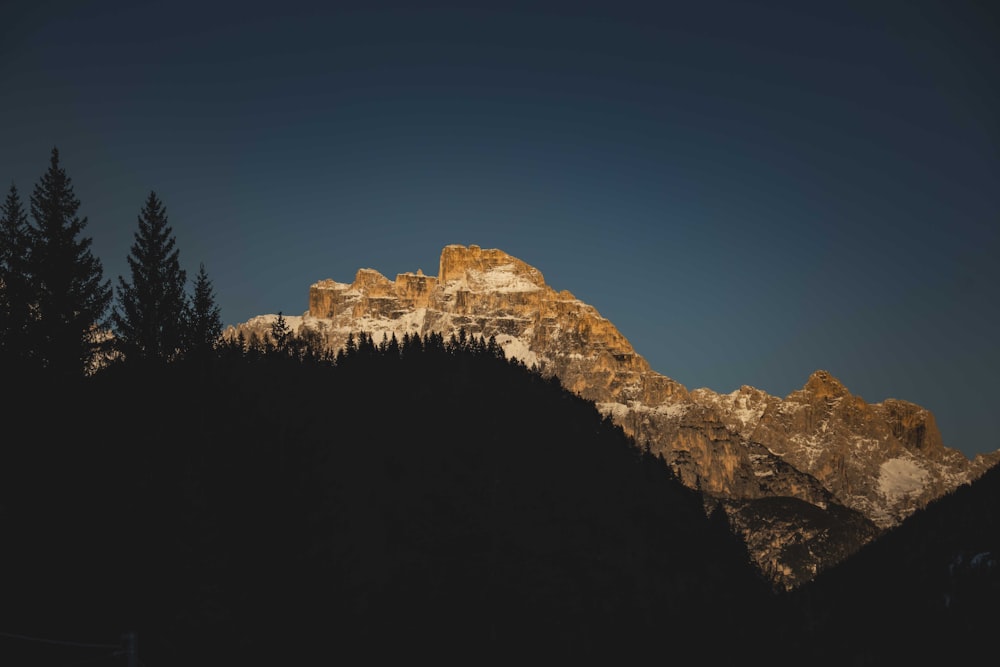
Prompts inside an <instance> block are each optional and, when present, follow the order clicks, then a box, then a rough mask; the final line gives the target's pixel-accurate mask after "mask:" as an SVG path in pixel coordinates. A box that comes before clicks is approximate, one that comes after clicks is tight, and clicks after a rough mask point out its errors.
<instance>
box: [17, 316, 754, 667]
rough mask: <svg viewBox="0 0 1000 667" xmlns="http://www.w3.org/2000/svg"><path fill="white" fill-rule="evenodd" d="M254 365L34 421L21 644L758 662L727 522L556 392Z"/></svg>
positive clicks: (242, 656) (22, 520)
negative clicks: (689, 655) (706, 648)
mask: <svg viewBox="0 0 1000 667" xmlns="http://www.w3.org/2000/svg"><path fill="white" fill-rule="evenodd" d="M258 352H259V353H258ZM258 352H250V351H249V348H247V349H243V350H236V349H229V350H227V351H223V354H222V355H221V356H220V357H219V358H217V359H215V360H214V361H212V362H211V363H199V364H197V365H196V364H193V363H187V362H180V363H176V364H173V365H168V366H164V367H161V368H156V369H146V370H144V371H143V372H141V373H140V372H138V371H137V370H135V369H133V368H130V367H128V366H117V367H114V368H111V369H108V370H107V371H106V372H102V373H100V374H98V375H97V376H95V377H94V378H91V379H90V380H89V381H88V382H87V384H86V387H85V390H84V391H83V392H82V393H80V394H79V395H72V396H62V397H59V398H60V400H65V402H66V403H65V404H66V405H67V407H68V409H67V414H66V417H67V419H65V420H52V419H44V418H43V415H42V414H35V413H33V412H32V411H31V410H30V405H29V404H28V402H26V401H25V402H23V403H22V404H21V405H18V406H16V410H17V411H16V412H15V413H14V414H19V415H23V417H24V418H25V419H30V420H31V423H34V424H36V431H35V440H36V441H37V442H39V443H44V446H40V447H37V448H28V447H25V448H24V449H22V450H19V451H18V453H17V455H18V459H19V460H18V461H17V464H18V465H16V466H14V467H13V468H7V469H5V472H4V475H5V479H4V480H3V481H4V494H5V502H4V507H5V508H8V509H6V511H5V516H6V517H7V519H8V520H7V528H8V531H9V532H8V534H9V540H10V542H9V543H10V544H16V545H19V548H18V549H16V550H8V551H6V552H5V553H4V554H3V556H2V562H3V566H4V567H6V568H7V571H17V572H21V573H24V576H23V577H22V578H20V579H19V580H18V582H17V583H16V584H14V585H12V586H11V587H10V588H11V590H10V591H9V592H8V595H7V596H6V600H7V602H8V604H7V605H6V606H5V613H4V615H3V617H2V621H3V627H8V628H11V627H15V628H18V629H20V630H23V631H31V632H36V633H39V632H42V631H44V632H45V634H48V635H51V634H53V633H56V634H59V633H63V634H64V635H66V634H67V633H68V634H70V635H72V636H78V637H79V636H91V637H93V636H100V637H112V638H117V636H118V634H117V633H120V632H123V631H126V630H129V629H134V630H136V631H137V632H138V633H139V637H140V641H141V646H142V647H143V651H144V655H145V656H147V658H148V664H155V665H169V664H185V665H194V664H289V663H290V662H291V661H294V660H296V659H304V658H305V657H306V656H307V655H314V656H319V657H321V658H324V659H326V660H328V661H329V660H333V659H335V657H336V656H341V655H350V654H357V653H356V652H357V651H363V652H364V654H365V655H367V656H369V657H371V658H372V659H376V658H394V657H395V658H398V657H406V656H409V657H420V656H426V657H429V658H434V659H450V660H454V661H458V660H462V661H466V660H471V661H473V662H482V661H484V660H489V659H492V658H497V659H500V658H503V657H507V658H515V657H517V656H523V655H525V652H526V651H529V650H530V651H533V652H534V653H533V654H534V655H540V653H539V652H543V653H546V654H551V655H556V656H562V657H564V658H565V657H569V656H576V657H582V656H587V655H590V656H593V655H597V654H607V655H612V654H613V655H618V656H624V655H628V654H630V653H631V654H639V653H641V652H645V651H648V650H653V649H654V648H658V647H660V646H661V645H662V641H663V639H662V634H663V632H665V631H669V632H670V634H671V635H674V636H676V637H684V636H686V635H688V634H689V633H694V632H701V631H703V629H704V628H705V627H706V625H708V626H710V627H712V628H717V629H718V631H719V632H721V633H723V634H725V635H727V636H731V637H734V638H743V639H747V640H749V636H750V634H752V630H753V629H754V628H755V627H756V620H755V619H756V618H757V617H758V616H760V615H761V610H762V609H763V608H764V607H763V606H762V605H765V604H766V603H767V601H768V598H767V587H766V585H765V584H764V582H763V581H762V580H761V579H760V578H759V577H758V576H757V574H756V573H755V571H754V570H753V568H752V567H751V565H750V561H749V558H748V555H747V553H746V550H745V548H744V546H743V545H742V543H740V542H739V541H738V540H737V539H736V538H734V537H733V536H732V533H731V532H730V530H729V528H728V526H727V525H726V523H725V516H724V514H723V515H722V516H721V518H720V517H718V516H715V517H713V518H711V519H710V518H708V517H706V515H705V512H704V509H703V502H702V499H701V497H700V495H699V494H697V493H696V492H694V491H692V490H690V489H688V488H686V487H684V486H683V485H682V484H680V483H679V482H678V481H677V480H676V479H675V478H674V477H673V476H672V474H671V473H670V471H669V470H668V468H667V467H666V466H665V465H664V463H663V462H662V460H660V459H659V458H657V457H655V456H653V455H650V454H649V453H645V452H643V451H641V450H640V449H638V448H636V447H635V446H634V444H633V443H632V442H631V441H630V440H629V439H628V438H627V437H626V436H625V435H624V433H623V432H622V430H621V429H620V428H619V427H618V426H616V425H614V424H613V423H612V422H611V420H610V419H609V418H606V417H603V416H601V415H600V413H599V412H597V410H596V409H595V407H594V406H593V404H591V403H590V402H588V401H585V400H583V399H581V398H579V397H577V396H575V395H574V394H572V393H570V392H568V391H566V390H564V389H563V388H562V387H561V386H560V385H559V383H558V381H557V380H554V379H546V378H544V377H542V376H541V375H540V374H539V373H537V372H535V371H533V370H532V369H529V368H526V367H525V366H524V364H523V363H520V362H517V361H514V360H507V359H505V358H504V357H503V354H502V351H501V352H499V353H498V352H497V349H496V347H495V346H493V345H491V344H490V341H484V340H482V339H474V338H472V337H470V338H467V339H463V337H461V336H459V337H456V338H454V339H451V340H448V341H446V340H444V338H443V337H441V336H440V335H428V336H426V337H424V338H422V339H418V340H413V339H411V338H409V337H407V338H406V339H404V340H402V341H395V342H393V341H391V340H387V341H384V344H383V342H381V341H379V342H376V341H373V340H372V339H371V337H370V336H367V335H365V334H363V333H362V334H359V335H358V336H357V337H356V339H355V344H354V345H353V347H352V349H351V350H350V351H347V350H345V351H344V352H343V354H340V355H338V356H337V358H336V359H335V360H330V359H325V360H316V359H313V358H311V357H309V356H308V355H301V354H298V353H294V354H293V353H285V352H281V351H280V350H279V349H278V348H277V347H271V348H268V349H266V350H264V349H262V350H259V351H258ZM22 410H23V411H22ZM80 433H100V434H101V437H100V438H99V439H97V440H96V441H94V440H89V439H87V440H84V439H81V438H79V437H77V434H80ZM11 470H18V471H19V473H18V474H17V475H14V474H11ZM42 527H44V528H42ZM755 614H756V615H755ZM737 649H738V651H739V652H740V653H741V654H742V653H743V652H744V651H745V646H744V645H743V644H742V642H741V641H736V642H734V643H732V644H730V645H728V646H727V647H726V648H724V649H722V650H723V652H724V653H726V652H729V651H730V650H732V651H736V650H737ZM678 651H681V652H684V651H685V649H684V648H678V647H677V646H676V644H675V648H674V649H673V653H674V654H677V652H678ZM34 655H36V654H33V653H32V652H31V650H30V647H29V649H24V653H23V654H22V655H20V656H19V658H20V659H21V662H20V663H19V664H35V663H32V662H31V659H32V657H33V656H34ZM38 664H41V663H38Z"/></svg>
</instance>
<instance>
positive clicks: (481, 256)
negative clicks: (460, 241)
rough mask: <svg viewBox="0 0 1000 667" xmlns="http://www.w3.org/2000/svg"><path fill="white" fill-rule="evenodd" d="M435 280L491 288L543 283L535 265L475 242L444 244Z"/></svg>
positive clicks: (516, 288) (528, 288) (521, 288)
mask: <svg viewBox="0 0 1000 667" xmlns="http://www.w3.org/2000/svg"><path fill="white" fill-rule="evenodd" d="M438 281H439V282H440V283H441V285H442V286H445V287H448V286H449V285H450V283H456V282H457V283H459V284H460V285H464V286H468V287H470V288H474V289H479V290H494V291H534V290H537V289H541V288H543V287H545V286H546V285H545V279H544V278H543V277H542V274H541V272H540V271H539V270H538V269H536V268H534V267H532V266H529V265H528V264H526V263H525V262H523V261H521V260H519V259H517V258H516V257H511V256H510V255H508V254H507V253H505V252H504V251H502V250H497V249H496V248H493V249H487V250H484V249H482V248H480V247H479V246H477V245H470V246H468V247H466V246H463V245H449V246H445V248H444V250H443V251H442V252H441V264H440V268H439V270H438Z"/></svg>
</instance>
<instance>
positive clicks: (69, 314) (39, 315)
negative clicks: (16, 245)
mask: <svg viewBox="0 0 1000 667" xmlns="http://www.w3.org/2000/svg"><path fill="white" fill-rule="evenodd" d="M79 208H80V200H78V199H77V198H76V196H75V195H74V193H73V185H72V182H71V180H70V178H69V177H68V176H67V175H66V171H65V170H64V169H63V168H62V167H60V166H59V151H58V149H56V148H53V149H52V155H51V158H50V161H49V168H48V170H47V171H46V172H45V174H43V175H42V177H41V179H39V181H38V183H37V184H36V185H35V189H34V192H33V193H32V195H31V217H32V220H33V225H31V226H30V227H29V237H30V242H29V243H30V252H29V262H30V266H31V273H32V297H33V304H34V307H35V314H36V317H33V318H32V319H31V327H30V331H29V340H30V342H31V347H32V350H31V351H32V353H33V356H34V359H35V361H36V362H37V363H38V365H39V366H41V367H42V368H43V369H45V370H47V371H49V372H51V373H53V374H55V375H57V376H62V377H72V376H81V375H84V374H86V373H89V372H90V371H92V370H93V365H94V362H95V360H96V357H97V353H98V352H99V351H100V349H101V347H102V345H103V343H102V334H104V333H105V332H104V331H103V330H102V327H103V326H104V325H105V321H104V318H105V315H106V314H107V311H108V307H109V306H110V304H111V298H112V291H111V281H109V280H107V281H106V280H104V269H103V267H102V265H101V260H99V259H98V258H97V257H95V256H94V255H93V253H92V252H91V250H90V246H91V244H92V242H93V239H91V238H90V237H85V236H81V234H82V233H83V231H84V229H86V226H87V218H80V217H78V216H77V211H78V209H79Z"/></svg>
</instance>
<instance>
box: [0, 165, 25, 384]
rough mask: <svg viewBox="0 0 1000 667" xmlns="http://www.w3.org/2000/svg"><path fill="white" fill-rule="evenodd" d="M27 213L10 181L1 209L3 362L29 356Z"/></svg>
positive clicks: (17, 362)
mask: <svg viewBox="0 0 1000 667" xmlns="http://www.w3.org/2000/svg"><path fill="white" fill-rule="evenodd" d="M29 232H30V228H29V227H28V216H27V214H26V213H25V212H24V207H23V206H22V205H21V196H20V195H19V194H18V191H17V188H16V187H15V186H14V185H13V184H11V186H10V191H9V192H8V193H7V199H6V200H5V201H4V203H3V207H2V208H0V362H2V364H3V365H4V366H5V367H6V368H8V369H9V368H11V367H12V366H14V365H17V366H20V365H21V362H23V361H24V360H25V358H26V355H27V352H28V349H29V345H28V340H29V339H28V337H27V335H28V330H29V327H30V323H31V322H30V318H31V313H32V309H31V303H32V295H31V276H30V274H29V265H28V252H29V250H30V236H29Z"/></svg>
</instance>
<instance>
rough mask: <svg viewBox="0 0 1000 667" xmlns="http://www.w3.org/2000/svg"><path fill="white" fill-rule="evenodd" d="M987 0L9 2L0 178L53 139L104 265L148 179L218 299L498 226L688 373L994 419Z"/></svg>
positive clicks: (290, 308) (997, 129) (497, 236)
mask: <svg viewBox="0 0 1000 667" xmlns="http://www.w3.org/2000/svg"><path fill="white" fill-rule="evenodd" d="M990 5H991V3H986V2H920V1H917V2H881V1H880V2H867V1H866V2H829V3H820V2H720V1H716V0H699V1H698V2H684V3H672V2H656V3H629V2H623V1H614V2H604V3H588V2H573V3H567V2H560V3H546V2H531V3H519V2H502V3H500V2H490V3H465V4H464V6H463V5H462V4H457V3H455V4H450V3H431V4H425V3H418V2H404V3H379V2H351V3H346V2H328V3H317V4H315V5H311V4H308V3H298V2H294V1H282V2H274V3H266V4H264V3H255V2H243V3H238V4H237V3H220V4H216V3H212V2H208V1H203V2H198V3H190V2H186V1H175V2H169V3H166V2H165V3H142V2H46V1H45V0H39V1H35V2H21V0H15V2H14V3H11V2H7V3H5V4H4V8H3V9H2V11H0V179H2V181H3V182H2V185H3V189H4V191H6V189H7V187H9V183H11V182H13V183H14V184H15V185H17V187H18V188H19V190H20V191H21V194H22V196H23V198H24V199H25V201H27V199H28V197H29V196H30V194H31V191H32V189H33V187H34V184H35V182H36V181H37V180H38V178H39V177H40V176H41V175H42V173H43V172H44V171H45V169H46V168H47V166H48V160H49V154H50V151H51V149H52V147H53V146H56V147H58V148H59V151H60V154H61V158H62V164H63V166H64V167H65V168H66V170H67V173H68V174H69V176H70V177H71V178H72V179H73V184H74V187H75V191H76V195H77V197H79V199H80V200H81V208H80V213H81V215H84V216H87V218H88V220H89V224H88V227H87V229H86V234H87V235H89V236H91V237H92V238H93V240H94V249H95V252H96V253H97V255H98V256H99V257H100V258H101V260H102V262H103V264H104V271H105V275H106V277H108V278H110V279H112V281H114V280H115V279H116V278H117V276H118V275H121V274H126V273H127V270H128V269H127V265H126V262H125V258H126V256H127V255H128V252H129V247H130V246H131V244H132V242H133V240H134V233H135V231H136V229H137V222H136V218H137V215H138V212H139V209H140V208H141V206H142V204H143V202H144V200H145V198H146V196H147V194H148V193H149V191H150V190H155V191H156V192H157V193H158V194H159V196H160V197H161V199H162V200H163V201H164V203H165V205H166V207H167V213H168V216H169V222H170V224H171V226H172V227H173V229H174V232H175V236H176V238H177V242H178V246H179V248H180V252H181V262H182V265H183V266H184V267H185V268H186V269H187V270H188V273H189V275H190V276H193V275H194V274H195V273H196V272H197V269H198V264H199V262H204V263H205V265H206V269H207V271H208V274H209V277H210V278H211V280H212V281H213V284H214V287H215V291H216V296H217V300H218V303H219V305H220V307H221V309H222V315H223V319H224V321H225V322H226V323H227V324H230V323H236V322H240V321H244V320H246V319H248V318H250V317H252V316H254V315H260V314H266V313H277V312H278V311H282V312H284V313H285V314H286V315H300V314H302V313H303V312H304V311H305V310H306V308H307V307H308V301H307V299H308V290H309V286H310V285H311V284H312V283H314V282H316V281H318V280H322V279H324V278H333V279H335V280H338V281H341V282H349V281H351V280H352V279H353V277H354V274H355V272H356V270H357V269H358V268H361V267H369V268H373V269H377V270H378V271H380V272H382V273H383V274H385V275H386V276H387V277H389V278H395V276H396V274H397V273H400V272H405V271H416V270H417V269H418V268H420V269H422V270H423V271H424V272H425V273H428V274H436V273H437V265H438V258H439V256H440V252H441V249H442V248H443V247H444V246H445V245H448V244H451V243H460V244H463V245H468V244H477V245H480V246H482V247H484V248H500V249H502V250H504V251H506V252H508V253H510V254H512V255H514V256H515V257H518V258H520V259H522V260H524V261H525V262H527V263H529V264H531V265H533V266H535V267H536V268H538V269H539V270H540V271H541V272H542V274H543V275H544V276H545V279H546V282H548V283H549V284H550V285H551V286H552V287H553V288H555V289H557V290H562V289H568V290H569V291H571V292H572V293H573V294H574V295H576V296H577V297H578V298H580V299H581V300H583V301H585V302H587V303H589V304H591V305H593V306H594V307H595V308H597V310H598V311H599V312H600V313H601V314H602V315H603V316H605V317H607V318H608V319H609V320H611V321H612V322H613V323H614V324H615V325H616V326H617V327H618V328H619V329H620V330H621V331H622V333H623V334H624V335H625V336H626V337H627V338H628V339H629V340H630V341H631V342H632V344H633V345H634V346H635V348H636V350H637V351H638V352H639V353H640V354H641V355H643V356H644V357H645V358H646V359H647V360H649V362H650V364H651V365H652V367H653V368H654V369H655V370H657V371H659V372H661V373H663V374H665V375H667V376H669V377H671V378H673V379H675V380H677V381H679V382H681V383H682V384H684V385H685V386H687V387H688V388H692V389H693V388H696V387H710V388H712V389H714V390H716V391H720V392H729V391H732V390H734V389H736V388H738V387H739V386H740V385H742V384H748V385H752V386H755V387H758V388H760V389H764V390H765V391H767V392H769V393H771V394H775V395H778V396H785V395H786V394H788V393H789V392H791V391H794V390H796V389H798V388H801V386H802V385H803V384H804V383H805V381H806V379H807V378H808V376H809V374H810V373H811V372H812V371H814V370H816V369H825V370H828V371H829V372H831V373H832V374H833V375H834V376H835V377H837V378H839V379H840V380H841V381H842V382H843V383H844V384H845V385H846V386H847V387H848V389H850V390H851V391H852V392H853V393H855V394H856V395H859V396H861V397H863V398H864V399H865V400H867V401H869V402H878V401H881V400H883V399H885V398H889V397H893V398H900V399H905V400H909V401H913V402H915V403H918V404H920V405H922V406H923V407H926V408H928V409H930V410H931V411H932V412H933V413H934V414H935V416H936V417H937V421H938V425H939V426H940V428H941V431H942V434H943V436H944V441H945V444H946V445H948V446H950V447H954V448H957V449H960V450H961V451H963V452H965V453H966V454H967V455H969V456H972V455H974V454H976V453H979V452H985V451H992V450H995V449H997V448H1000V435H998V433H997V428H996V426H997V424H996V416H995V415H996V414H998V412H997V407H996V398H995V395H996V393H997V389H998V384H1000V383H998V380H1000V351H998V346H997V340H998V331H1000V312H998V304H1000V299H998V297H1000V263H998V262H997V255H998V253H1000V238H998V232H1000V85H998V76H997V75H998V72H1000V67H998V65H1000V49H998V44H1000V27H998V22H997V14H996V13H995V12H991V8H990Z"/></svg>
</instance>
